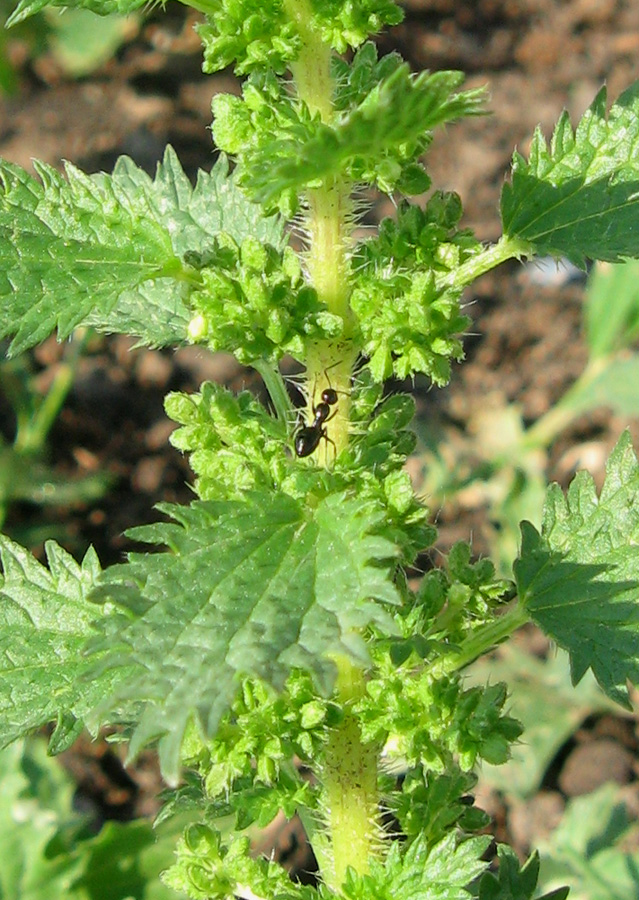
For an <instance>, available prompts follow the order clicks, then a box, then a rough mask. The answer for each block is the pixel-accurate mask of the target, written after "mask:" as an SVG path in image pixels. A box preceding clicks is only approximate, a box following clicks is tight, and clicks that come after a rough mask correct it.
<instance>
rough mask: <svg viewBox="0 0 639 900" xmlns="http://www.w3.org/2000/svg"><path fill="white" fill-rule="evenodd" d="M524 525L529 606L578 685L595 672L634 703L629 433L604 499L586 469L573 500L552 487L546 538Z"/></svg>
mask: <svg viewBox="0 0 639 900" xmlns="http://www.w3.org/2000/svg"><path fill="white" fill-rule="evenodd" d="M521 527H522V548H521V553H520V556H519V558H518V559H517V561H516V562H515V564H514V571H515V579H516V581H517V587H518V591H519V596H520V599H521V602H522V603H523V604H524V606H525V607H526V609H527V610H528V612H529V613H530V615H531V616H532V618H533V619H534V620H535V622H536V623H537V624H538V625H539V626H540V627H541V628H542V629H543V630H544V631H545V632H546V634H548V635H549V636H550V637H552V638H553V639H554V640H555V641H556V642H557V643H558V644H559V646H561V647H563V648H564V649H566V650H567V651H568V653H569V654H570V665H571V672H572V679H573V683H574V684H576V683H577V682H578V681H579V680H580V679H581V678H582V676H583V675H584V673H585V672H586V670H587V669H588V668H591V669H592V671H593V674H594V675H595V678H596V679H597V681H598V682H599V684H600V685H601V687H602V689H603V690H604V691H605V693H606V694H608V696H609V697H611V698H612V699H613V700H616V701H617V702H618V703H621V704H622V705H624V706H628V705H629V703H628V692H627V685H626V682H627V681H628V680H630V681H631V682H632V683H633V684H638V683H639V602H638V601H639V550H638V547H637V545H638V543H639V464H638V463H637V457H636V456H635V453H634V451H633V448H632V442H631V440H630V436H629V434H628V432H625V433H624V434H623V435H622V436H621V438H620V439H619V441H618V443H617V446H616V447H615V449H614V450H613V452H612V454H611V455H610V458H609V460H608V465H607V470H606V479H605V481H604V485H603V488H602V490H601V495H600V496H599V498H598V497H597V494H596V491H595V486H594V482H593V480H592V478H591V476H590V475H588V474H587V473H585V472H580V473H578V475H577V476H576V477H575V479H574V480H573V482H572V483H571V485H570V488H569V490H568V494H567V496H565V497H564V495H563V494H562V492H561V490H560V489H559V487H558V486H557V485H552V486H551V487H550V488H549V489H548V493H547V496H546V503H545V507H544V516H543V525H542V531H541V534H539V532H538V531H537V530H536V529H535V528H534V527H533V526H532V525H531V524H530V523H529V522H523V523H522V526H521Z"/></svg>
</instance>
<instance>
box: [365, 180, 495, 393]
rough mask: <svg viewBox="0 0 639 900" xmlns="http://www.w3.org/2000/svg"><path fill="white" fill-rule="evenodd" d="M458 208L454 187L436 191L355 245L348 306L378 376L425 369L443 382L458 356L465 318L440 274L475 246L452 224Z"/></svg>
mask: <svg viewBox="0 0 639 900" xmlns="http://www.w3.org/2000/svg"><path fill="white" fill-rule="evenodd" d="M461 213H462V207H461V202H460V200H459V197H458V196H457V194H453V193H442V192H437V193H435V194H434V195H433V196H432V197H431V198H430V200H429V202H428V203H427V205H426V208H425V209H423V210H422V209H420V208H419V207H418V206H415V205H411V204H408V203H403V204H402V205H401V206H400V207H399V209H398V214H397V220H392V219H385V220H384V221H383V222H382V223H381V225H380V232H379V236H378V237H377V238H376V239H374V240H371V241H367V242H365V243H363V244H361V245H360V247H359V248H358V250H357V252H356V254H355V257H354V263H353V268H354V270H355V272H356V273H357V274H356V280H355V284H354V287H353V294H352V299H351V306H352V309H353V311H354V313H355V314H356V316H357V318H358V323H359V331H360V334H361V339H362V344H363V350H364V353H365V354H366V355H367V356H368V357H369V358H370V362H369V367H370V371H371V373H372V375H373V377H374V378H375V379H376V380H379V381H384V380H385V379H387V378H389V377H391V376H392V375H395V376H397V377H398V378H406V377H409V376H411V375H413V374H415V373H416V372H423V373H424V374H425V375H428V376H429V377H430V378H431V379H432V380H433V382H434V383H435V384H437V385H440V386H441V385H445V384H447V383H448V381H449V380H450V361H451V359H454V360H458V361H459V360H461V359H463V356H464V352H463V348H462V344H461V341H460V339H459V334H460V333H461V332H463V331H464V330H465V328H466V327H467V326H468V324H469V319H468V318H467V317H466V316H464V315H462V314H461V311H460V296H461V290H459V289H456V288H450V287H447V286H446V284H445V276H446V275H447V274H448V273H449V272H451V271H453V270H455V269H456V268H457V267H459V265H461V264H462V263H463V262H465V261H466V260H467V259H469V258H470V257H472V256H473V255H474V254H476V253H478V252H479V251H480V249H481V247H480V245H479V243H478V242H477V240H476V239H475V238H474V237H473V236H472V235H471V234H470V233H469V232H468V231H464V230H458V228H457V226H458V222H459V219H460V217H461Z"/></svg>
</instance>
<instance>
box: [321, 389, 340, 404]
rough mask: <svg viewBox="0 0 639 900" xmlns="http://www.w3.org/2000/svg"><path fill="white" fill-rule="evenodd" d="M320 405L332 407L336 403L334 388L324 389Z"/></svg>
mask: <svg viewBox="0 0 639 900" xmlns="http://www.w3.org/2000/svg"><path fill="white" fill-rule="evenodd" d="M322 403H326V404H328V406H334V405H335V404H336V403H337V391H336V390H335V388H332V387H327V388H324V390H323V391H322Z"/></svg>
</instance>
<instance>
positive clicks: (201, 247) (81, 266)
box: [0, 147, 283, 354]
mask: <svg viewBox="0 0 639 900" xmlns="http://www.w3.org/2000/svg"><path fill="white" fill-rule="evenodd" d="M36 168H37V171H38V173H39V175H40V177H41V179H42V183H41V182H39V181H38V180H36V179H35V178H32V177H31V176H30V175H28V174H27V173H26V172H25V171H23V170H22V169H20V168H19V167H17V166H13V165H11V164H9V163H5V162H2V161H0V179H1V180H2V182H3V183H4V192H3V193H2V194H0V301H2V305H1V306H0V335H8V334H15V338H14V340H13V342H12V344H11V347H10V352H11V353H14V354H15V353H18V352H20V351H21V350H24V349H26V348H27V347H30V346H33V345H34V344H36V343H37V342H38V341H40V340H43V339H44V338H45V337H47V336H48V335H49V334H50V333H51V332H52V331H53V330H55V328H57V330H58V336H59V338H60V339H63V338H65V337H67V336H68V335H69V334H70V333H71V331H72V330H73V329H74V328H75V327H76V326H77V325H79V324H86V325H91V326H93V327H94V328H96V329H97V330H99V331H105V332H122V333H125V334H134V335H137V336H138V337H139V338H140V343H142V344H149V345H152V346H163V345H166V344H175V343H183V342H185V341H186V338H187V328H188V323H189V320H190V317H191V316H190V312H189V308H188V305H187V302H186V301H187V299H188V290H189V285H191V286H193V284H198V283H199V279H198V277H197V267H195V268H192V263H193V261H194V259H195V258H198V257H202V256H204V255H205V254H206V251H207V249H208V248H209V247H210V246H211V245H212V243H213V240H214V237H215V236H216V235H217V234H219V233H220V232H222V231H224V233H226V234H230V235H231V236H232V237H233V238H234V239H235V240H237V241H239V242H240V243H241V242H242V241H243V240H244V239H245V238H246V237H247V236H250V235H253V236H254V235H262V236H263V237H264V239H265V240H269V241H272V242H273V243H274V244H276V245H278V244H281V243H282V241H283V237H282V224H281V222H280V221H279V220H277V219H276V218H271V219H268V220H267V219H265V218H264V217H263V216H262V214H261V211H260V210H259V208H258V207H256V206H255V204H252V203H250V202H249V201H248V200H246V199H245V198H244V197H243V196H242V194H241V193H240V191H239V190H238V188H237V187H235V184H234V181H233V178H232V176H229V175H228V163H227V161H226V159H224V158H222V159H220V160H219V161H218V163H217V164H216V165H215V166H214V167H213V170H212V171H211V172H210V173H209V174H205V173H203V172H200V173H199V176H198V181H197V184H196V186H195V188H193V187H192V186H191V184H190V182H189V180H188V179H187V177H186V175H185V174H184V172H183V170H182V168H181V166H180V164H179V161H178V159H177V157H176V155H175V152H174V151H173V150H172V148H170V147H169V148H167V150H166V152H165V155H164V159H163V161H162V162H161V163H160V164H159V165H158V167H157V172H156V176H155V179H154V180H152V179H151V178H150V177H149V176H148V175H147V174H146V173H145V172H144V171H143V170H142V169H139V168H138V167H137V166H136V165H135V164H134V163H133V162H132V161H131V160H130V159H128V158H127V157H121V158H120V159H119V160H118V162H117V163H116V166H115V169H114V172H113V175H112V176H108V175H104V174H99V175H91V176H88V175H84V174H83V173H82V172H80V171H79V170H78V169H76V168H75V167H74V166H71V165H70V164H67V166H66V174H67V179H68V180H65V179H64V178H63V177H62V176H61V175H60V174H59V173H58V172H56V171H55V170H54V169H52V168H50V167H48V166H45V165H43V164H41V163H37V164H36Z"/></svg>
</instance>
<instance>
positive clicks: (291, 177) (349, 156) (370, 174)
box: [245, 64, 485, 203]
mask: <svg viewBox="0 0 639 900" xmlns="http://www.w3.org/2000/svg"><path fill="white" fill-rule="evenodd" d="M462 80H463V75H462V73H460V72H433V73H430V72H423V73H422V74H420V75H418V76H413V75H412V74H411V73H410V70H409V68H408V65H407V64H403V65H401V66H398V67H397V68H396V69H395V71H394V72H392V74H390V75H389V76H388V78H387V79H386V80H385V81H384V82H383V83H381V84H378V85H376V86H375V88H373V89H372V90H371V91H370V92H369V93H368V94H367V96H366V97H365V98H364V99H363V100H362V101H361V102H360V103H359V105H358V106H357V107H356V108H355V109H354V110H352V111H350V112H349V113H348V114H345V115H344V116H343V118H342V119H341V121H338V122H337V124H335V125H334V126H333V127H331V126H328V125H325V124H322V123H320V122H318V121H314V122H313V123H306V130H307V135H306V138H305V139H303V138H304V135H301V134H300V126H301V123H300V125H298V126H297V131H295V132H293V134H292V136H291V137H290V138H284V139H281V140H279V141H274V140H273V139H272V140H271V142H270V146H269V145H267V144H265V145H264V146H263V147H261V148H260V149H259V150H258V151H257V152H256V153H255V154H254V155H253V156H252V157H251V161H250V168H249V167H248V166H247V171H246V173H245V183H246V184H247V187H249V189H250V190H251V193H252V194H253V196H255V197H256V198H257V199H258V200H260V201H262V202H264V203H272V202H273V201H275V200H276V199H277V198H278V197H279V196H280V195H282V194H283V193H285V192H286V191H288V190H291V189H296V190H297V189H301V188H302V187H304V186H306V185H308V184H309V183H317V182H319V181H321V180H322V179H326V178H329V177H333V176H339V175H340V174H347V175H348V177H349V178H351V179H353V180H356V181H365V180H376V181H378V183H379V184H380V187H381V188H382V189H383V190H388V189H390V190H392V189H393V187H394V185H391V183H390V181H389V182H388V183H387V184H386V183H382V182H383V181H384V178H385V177H389V178H390V179H391V181H392V180H393V176H392V175H391V173H390V171H389V172H387V173H386V175H385V176H384V175H382V170H383V168H384V161H385V158H386V156H387V155H388V154H390V156H389V160H391V161H392V162H393V170H395V169H396V176H395V177H396V178H399V177H400V174H401V171H402V165H403V163H405V162H408V161H411V162H412V159H413V158H414V157H416V156H418V155H419V154H420V152H421V151H422V150H423V149H424V145H423V144H422V143H420V141H423V140H427V139H428V138H429V135H430V132H431V131H432V130H433V129H434V128H435V127H436V126H437V125H441V124H443V123H445V122H450V121H454V120H455V119H458V118H460V117H462V116H465V115H473V114H477V113H478V112H480V111H481V105H482V102H483V100H484V97H485V93H484V91H483V89H480V90H470V91H462V92H459V93H456V92H455V90H456V88H457V87H459V85H460V84H461V82H462ZM398 147H401V154H400V156H401V162H400V158H399V157H398V160H397V161H395V158H394V156H393V154H396V153H397V148H398ZM411 148H412V149H411ZM380 166H381V168H379V167H380ZM378 169H379V171H378ZM375 173H376V174H375Z"/></svg>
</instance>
